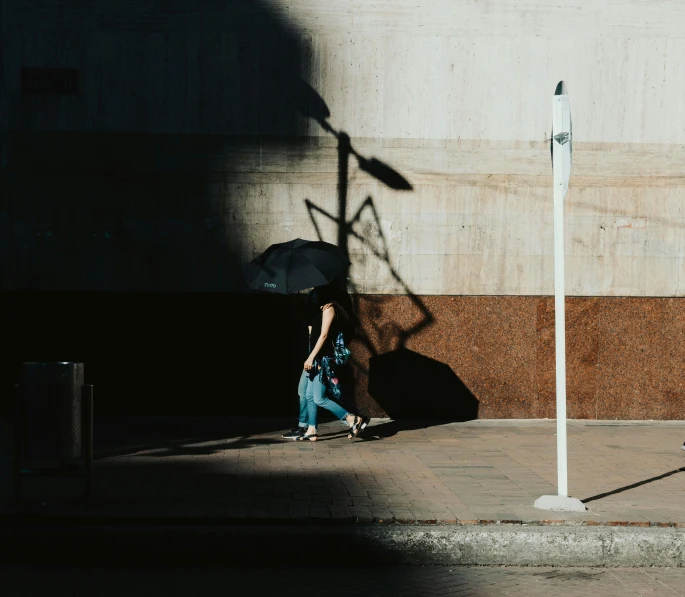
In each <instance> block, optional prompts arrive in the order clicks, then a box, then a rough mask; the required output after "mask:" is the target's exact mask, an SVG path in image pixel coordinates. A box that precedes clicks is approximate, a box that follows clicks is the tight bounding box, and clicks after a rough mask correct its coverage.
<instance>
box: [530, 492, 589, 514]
mask: <svg viewBox="0 0 685 597" xmlns="http://www.w3.org/2000/svg"><path fill="white" fill-rule="evenodd" d="M534 506H535V507H536V508H538V509H539V510H555V511H556V512H585V511H586V510H587V508H586V507H585V504H583V502H581V501H580V500H579V499H578V498H572V497H566V496H563V495H543V496H542V497H539V498H538V499H537V500H535V504H534Z"/></svg>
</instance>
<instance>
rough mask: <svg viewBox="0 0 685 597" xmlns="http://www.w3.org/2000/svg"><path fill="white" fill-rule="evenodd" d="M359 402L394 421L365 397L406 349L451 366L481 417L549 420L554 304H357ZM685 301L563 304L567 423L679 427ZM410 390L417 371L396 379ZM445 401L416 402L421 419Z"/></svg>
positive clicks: (391, 300)
mask: <svg viewBox="0 0 685 597" xmlns="http://www.w3.org/2000/svg"><path fill="white" fill-rule="evenodd" d="M356 304H357V306H358V311H359V317H360V321H361V325H362V329H363V333H362V334H360V338H359V339H358V340H357V341H356V342H355V345H354V353H355V359H356V361H355V376H356V378H355V384H356V392H355V395H356V401H357V404H358V406H359V407H360V409H361V410H363V411H365V412H368V413H369V414H373V415H376V416H384V415H388V416H393V413H392V400H388V399H387V397H386V402H387V403H386V404H383V405H381V404H379V403H378V401H377V400H376V399H375V397H374V396H373V395H372V394H371V393H369V392H368V374H369V367H368V365H369V359H370V358H371V357H373V356H375V355H382V354H385V353H389V352H391V351H395V350H397V349H398V348H400V347H404V348H406V349H409V350H410V351H413V352H414V353H419V354H420V355H424V356H426V357H429V358H430V359H434V360H435V361H438V362H440V363H445V364H446V365H448V366H449V367H450V368H451V370H452V371H453V372H454V373H455V374H456V376H457V377H458V378H459V380H460V381H461V382H462V383H463V384H464V385H465V386H466V387H467V388H468V390H469V391H470V393H471V394H472V395H473V396H474V397H475V398H476V399H477V400H478V417H479V418H545V417H549V418H553V417H554V416H555V413H556V403H555V398H556V393H555V353H554V299H553V297H524V296H497V297H493V296H490V297H484V296H420V297H410V296H383V297H379V296H357V297H356ZM684 341H685V299H674V298H603V297H591V298H586V297H570V298H567V299H566V355H567V400H568V416H569V417H570V418H583V419H679V418H682V417H683V414H682V413H684V412H685V382H684V381H683V371H685V349H683V348H682V347H683V346H685V342H684ZM400 374H401V375H404V376H405V377H406V380H407V383H410V382H411V381H412V380H411V375H412V374H413V371H412V370H411V368H407V369H406V370H404V371H402V372H401V373H400ZM436 400H438V401H439V400H450V396H449V395H440V396H429V395H420V396H418V395H417V396H416V415H417V416H420V415H421V414H422V412H423V409H424V408H427V407H428V405H429V404H431V403H432V402H434V401H436Z"/></svg>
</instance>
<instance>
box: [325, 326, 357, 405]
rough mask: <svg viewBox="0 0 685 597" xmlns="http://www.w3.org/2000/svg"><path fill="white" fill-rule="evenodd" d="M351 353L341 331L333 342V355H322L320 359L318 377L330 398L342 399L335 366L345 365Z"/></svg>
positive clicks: (337, 400) (338, 400)
mask: <svg viewBox="0 0 685 597" xmlns="http://www.w3.org/2000/svg"><path fill="white" fill-rule="evenodd" d="M351 354H352V352H351V351H350V349H349V348H347V346H345V338H344V337H343V333H342V332H339V333H338V337H337V338H336V339H335V342H334V343H333V357H322V359H321V372H320V376H321V377H320V378H319V379H320V380H321V382H322V383H323V384H324V385H325V386H326V387H327V388H328V390H329V392H330V394H331V398H333V400H335V401H336V402H340V401H341V400H342V390H341V389H340V380H339V379H338V375H337V373H336V368H337V367H341V366H343V365H345V364H346V363H347V361H348V360H349V359H350V355H351Z"/></svg>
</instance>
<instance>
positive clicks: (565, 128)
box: [552, 94, 571, 497]
mask: <svg viewBox="0 0 685 597" xmlns="http://www.w3.org/2000/svg"><path fill="white" fill-rule="evenodd" d="M552 101H553V104H552V165H553V169H554V328H555V343H554V344H555V348H556V388H557V482H558V483H557V487H558V491H559V495H560V496H562V497H568V454H567V442H566V310H565V304H564V303H565V292H564V196H565V195H566V190H567V189H568V178H569V170H570V160H569V161H568V163H567V162H566V160H564V157H565V155H564V154H566V153H569V152H568V150H566V151H565V149H566V148H564V145H566V144H568V145H569V146H570V144H571V138H570V130H571V123H570V117H571V111H570V108H569V102H568V95H566V94H563V95H555V96H554V99H553V100H552ZM564 134H566V135H567V136H566V138H565V139H564V137H562V135H564Z"/></svg>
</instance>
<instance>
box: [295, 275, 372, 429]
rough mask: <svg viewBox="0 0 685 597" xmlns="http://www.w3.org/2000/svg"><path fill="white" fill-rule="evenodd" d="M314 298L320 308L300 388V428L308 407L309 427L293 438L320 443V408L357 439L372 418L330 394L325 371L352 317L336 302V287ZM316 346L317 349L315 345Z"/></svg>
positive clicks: (319, 291)
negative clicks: (360, 413) (324, 361)
mask: <svg viewBox="0 0 685 597" xmlns="http://www.w3.org/2000/svg"><path fill="white" fill-rule="evenodd" d="M312 299H313V303H314V305H316V307H318V311H319V313H318V314H317V315H316V317H315V318H314V320H313V321H312V328H311V333H310V348H311V350H310V353H309V356H308V358H307V360H306V361H305V362H304V366H303V371H302V375H301V377H300V384H299V388H298V394H299V395H300V424H299V425H298V427H302V423H303V422H304V413H303V410H304V405H305V404H306V409H307V412H306V423H307V428H306V429H305V430H304V433H302V432H301V431H299V429H298V430H297V431H298V432H299V433H297V436H296V437H293V439H296V440H298V441H304V440H309V441H317V439H318V433H317V422H318V408H319V407H321V408H325V409H327V410H329V411H330V412H331V413H333V415H334V416H335V417H336V418H337V419H339V420H341V421H343V422H346V423H347V424H348V425H349V426H350V433H349V434H348V438H349V439H353V438H355V437H357V435H358V434H359V432H360V431H361V430H362V426H363V427H366V425H367V424H368V418H366V417H362V416H359V415H357V414H356V413H353V412H350V411H349V410H347V409H346V408H344V407H343V406H341V405H340V404H338V403H337V402H335V401H333V400H331V399H330V398H329V397H328V396H327V395H326V393H327V392H326V390H327V388H326V382H327V381H329V380H326V379H325V372H324V371H323V370H322V364H323V359H324V358H328V359H334V358H335V354H334V342H335V340H336V339H337V337H338V334H339V332H340V331H341V329H342V327H343V326H347V324H348V322H349V319H350V316H349V314H348V313H347V312H346V311H345V310H344V309H343V308H342V307H341V306H340V304H339V303H337V302H336V301H335V299H336V291H335V285H333V284H328V285H326V286H321V287H318V288H316V289H315V292H314V293H312ZM343 336H344V334H343ZM312 344H313V346H311V345H312ZM303 398H304V400H303Z"/></svg>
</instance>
